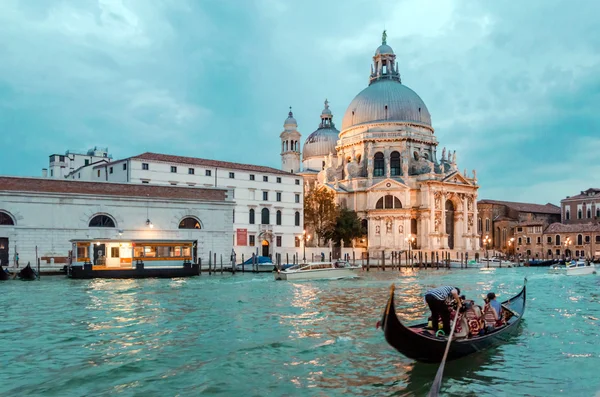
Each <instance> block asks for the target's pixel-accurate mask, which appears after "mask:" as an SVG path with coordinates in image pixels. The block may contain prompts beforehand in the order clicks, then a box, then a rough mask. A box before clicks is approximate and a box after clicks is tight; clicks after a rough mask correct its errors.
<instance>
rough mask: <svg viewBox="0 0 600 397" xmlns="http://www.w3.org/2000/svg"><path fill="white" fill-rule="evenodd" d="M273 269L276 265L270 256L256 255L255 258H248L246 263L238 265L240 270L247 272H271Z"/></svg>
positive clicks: (237, 267) (237, 268)
mask: <svg viewBox="0 0 600 397" xmlns="http://www.w3.org/2000/svg"><path fill="white" fill-rule="evenodd" d="M253 262H254V263H253ZM273 269H275V265H274V264H273V261H272V260H271V258H269V257H268V256H255V257H254V258H248V259H247V260H246V261H245V262H244V263H240V264H239V265H236V270H237V271H238V272H241V271H242V270H243V271H245V272H260V273H270V272H272V271H273Z"/></svg>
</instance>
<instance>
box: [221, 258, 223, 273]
mask: <svg viewBox="0 0 600 397" xmlns="http://www.w3.org/2000/svg"><path fill="white" fill-rule="evenodd" d="M221 274H223V254H221Z"/></svg>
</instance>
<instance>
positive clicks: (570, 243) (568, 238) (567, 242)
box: [564, 237, 573, 264]
mask: <svg viewBox="0 0 600 397" xmlns="http://www.w3.org/2000/svg"><path fill="white" fill-rule="evenodd" d="M564 244H565V264H566V262H567V249H568V248H567V247H569V246H570V245H572V244H573V242H572V241H571V237H567V239H566V240H565V243H564Z"/></svg>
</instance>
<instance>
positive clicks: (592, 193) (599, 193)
mask: <svg viewBox="0 0 600 397" xmlns="http://www.w3.org/2000/svg"><path fill="white" fill-rule="evenodd" d="M590 197H598V198H600V189H597V188H589V189H588V190H583V191H582V192H581V193H579V194H578V195H576V196H570V197H567V198H564V199H562V200H560V202H561V203H562V202H563V201H570V200H581V199H587V198H590Z"/></svg>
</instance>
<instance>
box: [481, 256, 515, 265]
mask: <svg viewBox="0 0 600 397" xmlns="http://www.w3.org/2000/svg"><path fill="white" fill-rule="evenodd" d="M479 263H481V267H515V266H516V263H513V262H511V261H506V260H502V259H500V258H497V257H495V256H493V257H491V258H489V259H486V258H482V259H479Z"/></svg>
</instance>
